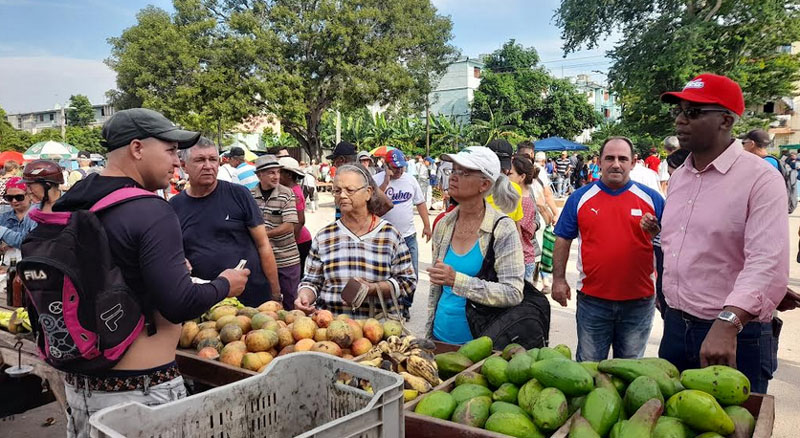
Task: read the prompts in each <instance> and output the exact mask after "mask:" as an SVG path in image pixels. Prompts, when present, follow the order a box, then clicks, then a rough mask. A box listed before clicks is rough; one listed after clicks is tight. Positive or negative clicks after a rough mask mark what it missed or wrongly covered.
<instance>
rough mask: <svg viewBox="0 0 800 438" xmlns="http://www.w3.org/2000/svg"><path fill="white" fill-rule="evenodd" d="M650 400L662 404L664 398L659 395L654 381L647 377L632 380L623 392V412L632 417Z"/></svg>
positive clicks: (659, 391) (659, 392)
mask: <svg viewBox="0 0 800 438" xmlns="http://www.w3.org/2000/svg"><path fill="white" fill-rule="evenodd" d="M650 399H657V400H659V401H660V402H661V403H662V404H663V403H664V396H663V395H661V390H660V389H658V383H656V381H655V379H653V378H652V377H648V376H639V377H637V378H635V379H633V382H631V384H630V385H628V390H627V391H625V399H624V401H625V412H626V413H627V414H628V415H629V416H630V415H633V414H634V413H635V412H636V411H638V410H639V408H641V407H642V405H643V404H645V403H647V401H648V400H650Z"/></svg>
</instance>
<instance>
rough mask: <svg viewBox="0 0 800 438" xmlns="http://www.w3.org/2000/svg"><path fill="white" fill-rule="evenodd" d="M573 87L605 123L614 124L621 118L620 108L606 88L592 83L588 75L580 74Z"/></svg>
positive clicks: (615, 98) (612, 94) (614, 96)
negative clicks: (583, 95) (584, 96)
mask: <svg viewBox="0 0 800 438" xmlns="http://www.w3.org/2000/svg"><path fill="white" fill-rule="evenodd" d="M575 87H576V88H577V89H578V91H580V92H581V93H584V94H585V95H586V99H587V100H588V101H589V105H592V106H593V107H594V110H595V112H597V113H600V114H602V115H603V119H604V121H605V122H616V121H617V120H618V119H619V118H620V117H622V107H621V106H620V105H619V104H618V103H617V96H616V95H614V93H612V92H611V90H609V88H608V86H606V85H603V84H598V83H597V82H593V81H592V80H591V79H589V75H585V74H581V75H578V76H577V77H576V78H575Z"/></svg>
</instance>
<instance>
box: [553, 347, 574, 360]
mask: <svg viewBox="0 0 800 438" xmlns="http://www.w3.org/2000/svg"><path fill="white" fill-rule="evenodd" d="M553 350H555V351H557V352H559V353H561V354H562V355H563V356H564V357H565V358H567V359H572V350H570V348H569V347H568V346H566V345H564V344H558V345H556V346H555V347H553Z"/></svg>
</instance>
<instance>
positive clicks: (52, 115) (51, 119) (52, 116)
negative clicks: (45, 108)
mask: <svg viewBox="0 0 800 438" xmlns="http://www.w3.org/2000/svg"><path fill="white" fill-rule="evenodd" d="M54 116H55V114H53V113H50V121H51V122H52V121H53V118H54Z"/></svg>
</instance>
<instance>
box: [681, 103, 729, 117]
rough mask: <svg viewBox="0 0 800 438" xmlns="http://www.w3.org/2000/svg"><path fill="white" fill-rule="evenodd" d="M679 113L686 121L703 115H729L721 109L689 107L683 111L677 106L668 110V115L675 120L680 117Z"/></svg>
mask: <svg viewBox="0 0 800 438" xmlns="http://www.w3.org/2000/svg"><path fill="white" fill-rule="evenodd" d="M681 113H683V115H685V116H686V118H687V119H689V120H695V119H697V118H698V117H700V116H701V115H702V114H703V113H729V114H730V111H728V110H726V109H722V108H705V107H696V106H693V107H689V108H686V109H683V108H681V107H679V106H676V107H674V108H672V109H670V110H669V114H670V115H671V116H672V118H673V119H677V118H678V116H679V115H681Z"/></svg>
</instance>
